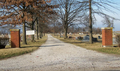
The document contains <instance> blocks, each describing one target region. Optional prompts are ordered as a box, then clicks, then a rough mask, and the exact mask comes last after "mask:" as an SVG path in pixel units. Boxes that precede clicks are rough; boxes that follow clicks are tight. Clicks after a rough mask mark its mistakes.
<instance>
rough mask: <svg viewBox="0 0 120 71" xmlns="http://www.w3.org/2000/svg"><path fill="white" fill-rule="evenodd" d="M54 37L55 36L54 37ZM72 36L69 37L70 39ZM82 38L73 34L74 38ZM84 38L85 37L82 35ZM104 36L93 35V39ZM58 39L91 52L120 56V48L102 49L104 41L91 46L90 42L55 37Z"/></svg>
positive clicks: (100, 40) (99, 40)
mask: <svg viewBox="0 0 120 71" xmlns="http://www.w3.org/2000/svg"><path fill="white" fill-rule="evenodd" d="M53 36H54V35H53ZM69 36H71V35H68V37H69ZM77 36H80V35H79V34H72V37H77ZM81 36H82V37H83V36H85V34H84V35H81ZM98 36H101V37H102V35H93V37H96V38H97V37H98ZM54 37H55V38H57V39H60V40H61V41H64V42H67V43H71V44H74V45H77V46H80V47H83V48H86V49H89V50H94V51H98V52H101V53H107V54H115V55H120V48H119V47H114V45H113V47H102V39H98V42H94V43H93V44H89V42H82V41H81V40H76V39H64V38H63V37H62V38H60V36H54Z"/></svg>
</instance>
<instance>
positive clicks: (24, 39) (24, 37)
mask: <svg viewBox="0 0 120 71" xmlns="http://www.w3.org/2000/svg"><path fill="white" fill-rule="evenodd" d="M23 44H27V42H26V27H25V22H24V23H23Z"/></svg>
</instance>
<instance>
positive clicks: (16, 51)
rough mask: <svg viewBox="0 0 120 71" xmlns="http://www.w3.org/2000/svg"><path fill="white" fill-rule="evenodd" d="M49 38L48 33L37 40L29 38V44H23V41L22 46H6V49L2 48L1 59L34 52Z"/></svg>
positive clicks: (0, 50)
mask: <svg viewBox="0 0 120 71" xmlns="http://www.w3.org/2000/svg"><path fill="white" fill-rule="evenodd" d="M46 40H47V35H46V36H44V37H43V38H42V39H39V40H35V42H31V41H30V40H27V45H23V44H22V43H21V47H20V48H11V47H10V46H6V48H5V49H0V59H5V58H10V57H14V56H18V55H23V54H26V53H30V52H33V51H35V50H37V49H38V48H39V47H40V46H41V45H42V44H43V43H45V42H46Z"/></svg>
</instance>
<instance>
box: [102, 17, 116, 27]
mask: <svg viewBox="0 0 120 71" xmlns="http://www.w3.org/2000/svg"><path fill="white" fill-rule="evenodd" d="M102 22H103V25H106V26H107V27H114V26H113V25H114V19H110V18H109V17H108V16H105V17H104V20H102Z"/></svg>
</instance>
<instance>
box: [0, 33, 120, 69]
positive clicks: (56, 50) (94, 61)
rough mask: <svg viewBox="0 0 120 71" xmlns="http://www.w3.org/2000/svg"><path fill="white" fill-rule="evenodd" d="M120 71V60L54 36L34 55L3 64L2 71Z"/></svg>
mask: <svg viewBox="0 0 120 71" xmlns="http://www.w3.org/2000/svg"><path fill="white" fill-rule="evenodd" d="M94 70H95V71H98V70H102V71H103V70H108V71H109V70H113V71H114V70H120V56H113V55H108V54H102V53H98V52H96V51H92V50H87V49H84V48H81V47H78V46H75V45H72V44H68V43H64V42H62V41H60V40H58V39H56V38H53V37H52V36H51V35H48V40H47V42H46V43H45V44H43V45H42V46H41V47H40V48H39V49H38V50H37V51H34V52H33V53H29V54H25V55H21V56H17V57H12V58H9V59H5V60H0V71H94Z"/></svg>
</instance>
